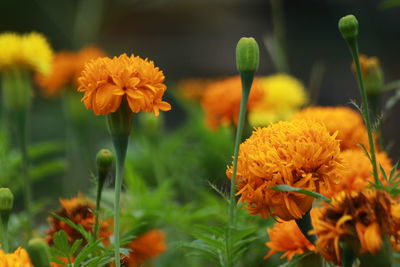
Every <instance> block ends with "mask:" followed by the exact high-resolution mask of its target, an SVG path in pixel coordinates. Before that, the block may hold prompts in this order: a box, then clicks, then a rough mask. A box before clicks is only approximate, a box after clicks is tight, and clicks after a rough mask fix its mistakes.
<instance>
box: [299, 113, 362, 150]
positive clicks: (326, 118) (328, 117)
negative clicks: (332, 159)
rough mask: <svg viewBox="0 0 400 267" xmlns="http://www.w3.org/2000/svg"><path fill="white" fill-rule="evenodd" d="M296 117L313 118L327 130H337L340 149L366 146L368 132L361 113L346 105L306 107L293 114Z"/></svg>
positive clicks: (331, 131)
mask: <svg viewBox="0 0 400 267" xmlns="http://www.w3.org/2000/svg"><path fill="white" fill-rule="evenodd" d="M294 118H296V119H305V120H315V121H318V122H320V123H323V124H325V126H326V128H327V129H328V131H329V132H330V133H331V134H333V133H335V132H338V134H337V138H338V139H339V140H340V148H341V150H342V151H343V150H346V149H355V148H360V146H359V144H363V145H365V146H366V147H367V148H368V147H369V146H368V133H367V130H366V128H365V126H364V123H363V119H362V117H361V115H360V114H359V113H358V112H356V111H355V110H353V109H351V108H348V107H308V108H305V109H303V110H300V111H299V112H298V113H296V114H295V116H294Z"/></svg>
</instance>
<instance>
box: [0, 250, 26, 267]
mask: <svg viewBox="0 0 400 267" xmlns="http://www.w3.org/2000/svg"><path fill="white" fill-rule="evenodd" d="M0 266H4V267H8V266H9V267H14V266H15V267H19V266H21V267H22V266H23V267H34V266H33V264H32V262H31V260H30V258H29V255H28V252H26V250H25V249H23V248H17V249H16V250H15V251H14V252H13V253H4V251H3V250H0Z"/></svg>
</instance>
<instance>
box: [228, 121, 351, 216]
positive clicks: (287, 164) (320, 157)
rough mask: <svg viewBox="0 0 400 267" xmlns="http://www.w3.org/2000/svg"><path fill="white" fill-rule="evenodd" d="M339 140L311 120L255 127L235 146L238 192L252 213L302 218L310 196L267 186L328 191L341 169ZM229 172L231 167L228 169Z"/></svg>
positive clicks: (309, 206) (310, 201) (336, 179)
mask: <svg viewBox="0 0 400 267" xmlns="http://www.w3.org/2000/svg"><path fill="white" fill-rule="evenodd" d="M343 169H344V168H343V166H342V159H341V157H340V148H339V141H338V140H337V139H336V135H335V134H333V135H331V134H329V132H328V131H327V130H326V128H325V126H324V125H322V124H321V123H318V122H315V121H306V120H293V121H289V122H279V123H276V124H272V125H270V126H269V127H266V128H258V129H256V130H255V131H254V132H253V134H252V136H251V137H250V138H249V139H247V140H246V141H245V142H244V143H242V144H241V145H240V152H239V159H238V170H237V177H238V180H237V181H238V184H237V188H238V191H239V192H238V193H237V194H238V195H240V200H239V201H242V202H245V203H247V206H246V208H247V209H248V211H249V212H250V213H251V214H252V215H256V214H260V215H261V216H262V217H268V216H269V215H273V216H278V217H279V218H281V219H282V220H285V221H288V220H292V219H299V218H301V217H302V216H303V215H304V214H305V213H306V212H307V211H308V210H309V209H310V208H311V204H312V202H313V198H312V197H309V196H306V195H303V194H297V193H291V192H279V191H275V190H273V189H271V188H270V187H273V186H276V185H282V184H285V185H290V186H294V187H299V188H303V189H306V190H312V191H317V192H321V191H324V190H330V189H331V187H332V184H335V183H337V182H338V181H339V177H340V176H341V175H342V173H343ZM227 175H228V177H231V176H232V167H228V169H227Z"/></svg>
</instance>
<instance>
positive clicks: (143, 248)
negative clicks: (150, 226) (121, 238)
mask: <svg viewBox="0 0 400 267" xmlns="http://www.w3.org/2000/svg"><path fill="white" fill-rule="evenodd" d="M128 248H130V249H131V252H130V253H129V257H128V258H126V257H125V258H124V259H123V261H124V262H125V263H126V264H127V265H126V266H127V267H136V266H140V265H142V264H144V263H145V262H146V261H148V260H150V259H153V258H156V257H158V256H159V255H160V254H161V253H163V252H164V251H166V250H167V245H166V244H165V235H164V233H163V232H162V231H160V230H151V231H148V232H146V233H144V234H142V235H140V236H139V237H138V238H136V239H135V240H133V241H132V242H131V243H130V244H129V245H128Z"/></svg>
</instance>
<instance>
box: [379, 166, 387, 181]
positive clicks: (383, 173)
mask: <svg viewBox="0 0 400 267" xmlns="http://www.w3.org/2000/svg"><path fill="white" fill-rule="evenodd" d="M379 168H380V169H381V173H382V176H383V178H384V179H385V181H386V182H389V179H388V177H387V175H386V171H385V169H384V168H383V167H382V165H381V164H379Z"/></svg>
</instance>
